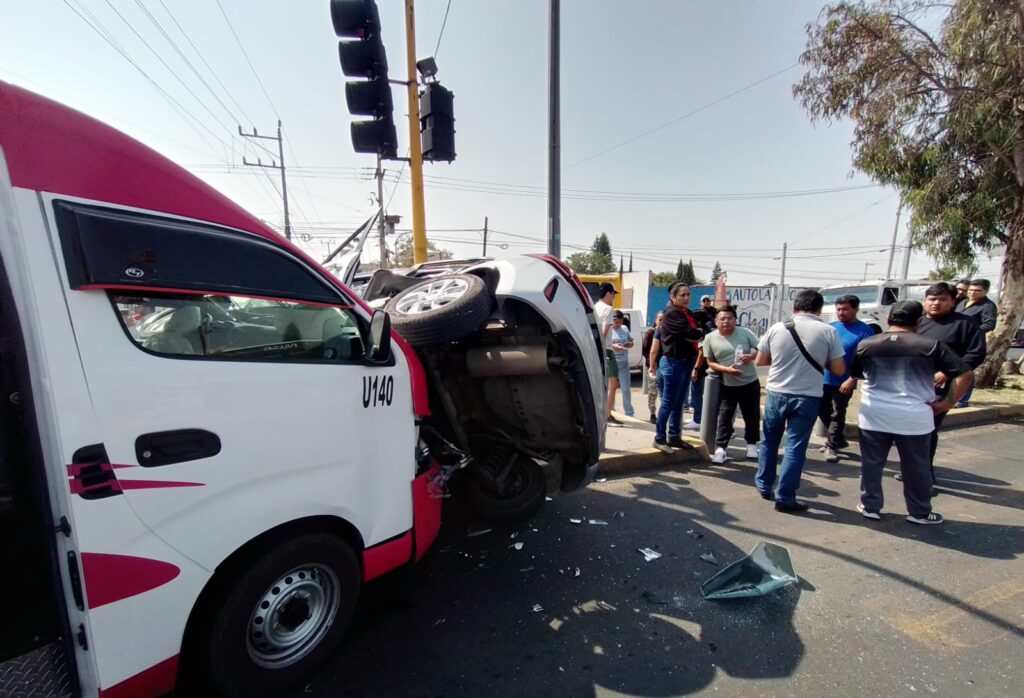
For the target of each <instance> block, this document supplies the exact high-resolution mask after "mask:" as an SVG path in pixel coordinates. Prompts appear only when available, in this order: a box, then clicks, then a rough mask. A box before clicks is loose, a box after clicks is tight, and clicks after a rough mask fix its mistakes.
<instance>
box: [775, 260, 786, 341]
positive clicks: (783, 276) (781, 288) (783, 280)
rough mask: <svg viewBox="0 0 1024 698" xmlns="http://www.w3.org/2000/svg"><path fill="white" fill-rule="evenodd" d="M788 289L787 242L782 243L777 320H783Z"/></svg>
mask: <svg viewBox="0 0 1024 698" xmlns="http://www.w3.org/2000/svg"><path fill="white" fill-rule="evenodd" d="M785 290H786V243H782V273H781V274H780V275H779V308H778V311H777V312H778V315H777V316H776V320H777V321H778V322H782V304H783V302H784V301H783V296H782V294H783V291H785Z"/></svg>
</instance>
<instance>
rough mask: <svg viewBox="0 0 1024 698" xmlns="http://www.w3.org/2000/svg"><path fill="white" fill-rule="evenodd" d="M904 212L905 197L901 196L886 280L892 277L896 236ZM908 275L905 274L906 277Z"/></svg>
mask: <svg viewBox="0 0 1024 698" xmlns="http://www.w3.org/2000/svg"><path fill="white" fill-rule="evenodd" d="M901 213H903V197H902V196H901V197H900V205H899V206H898V207H897V208H896V225H894V226H893V228H892V245H890V246H889V264H888V266H886V268H885V280H886V281H889V280H890V279H892V262H893V258H894V257H895V256H896V236H897V235H899V232H900V214H901ZM905 276H906V275H905V274H904V277H905Z"/></svg>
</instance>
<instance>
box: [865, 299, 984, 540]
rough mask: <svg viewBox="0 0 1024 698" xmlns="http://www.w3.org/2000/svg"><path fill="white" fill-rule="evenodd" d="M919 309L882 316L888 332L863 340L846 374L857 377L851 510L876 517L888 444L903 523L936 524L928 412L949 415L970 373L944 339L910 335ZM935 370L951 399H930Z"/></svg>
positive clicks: (903, 307) (907, 304)
mask: <svg viewBox="0 0 1024 698" xmlns="http://www.w3.org/2000/svg"><path fill="white" fill-rule="evenodd" d="M923 315H924V308H923V307H922V306H921V304H920V303H918V302H917V301H900V302H899V303H896V304H895V305H893V306H892V309H891V310H890V311H889V331H888V332H885V333H884V334H880V335H877V336H875V337H870V338H868V339H865V340H863V341H862V342H861V343H860V345H859V346H858V347H857V351H856V353H855V354H854V356H853V366H852V367H851V369H850V374H851V375H852V376H854V377H855V378H859V379H862V380H863V383H862V384H863V393H862V394H861V399H860V412H859V415H858V417H857V422H858V426H859V427H860V453H861V479H860V503H859V504H858V505H857V510H858V511H859V512H860V513H861V514H862V515H863V516H864V517H865V518H868V519H873V520H875V521H877V520H879V519H881V518H882V505H883V496H882V470H883V469H884V468H885V461H886V458H887V457H888V456H889V451H890V449H891V448H892V446H893V444H895V445H896V450H897V451H898V452H899V456H900V472H901V473H902V475H903V478H902V480H903V498H904V500H905V501H906V505H907V521H909V522H910V523H914V524H940V523H942V521H943V519H942V515H940V514H937V513H936V512H934V511H932V485H933V479H932V472H931V459H930V457H929V450H930V448H931V435H932V431H933V430H934V417H935V415H940V414H944V413H945V412H947V411H949V408H950V407H952V406H953V404H954V403H955V402H956V400H957V399H959V398H960V396H962V395H963V393H964V392H965V391H966V390H967V386H968V385H970V382H971V374H970V369H969V368H968V366H967V364H966V363H965V362H964V360H963V359H961V358H960V357H959V356H957V355H956V354H955V353H954V352H953V350H952V349H950V348H949V347H948V346H947V345H946V344H945V343H944V342H941V341H937V340H935V339H931V338H928V337H924V336H922V335H920V334H916V330H917V327H918V325H919V324H920V322H921V317H922V316H923ZM936 372H942V373H943V374H944V375H946V376H949V377H951V378H952V382H953V388H952V391H951V394H950V395H947V396H945V397H942V398H941V399H938V400H936V398H935V391H934V380H935V374H936Z"/></svg>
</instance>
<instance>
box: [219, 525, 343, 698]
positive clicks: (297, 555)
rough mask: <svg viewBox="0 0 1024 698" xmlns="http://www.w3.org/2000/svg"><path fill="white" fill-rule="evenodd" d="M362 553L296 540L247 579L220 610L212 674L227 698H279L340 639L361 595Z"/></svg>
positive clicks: (323, 541) (334, 540)
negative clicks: (359, 555) (359, 558)
mask: <svg viewBox="0 0 1024 698" xmlns="http://www.w3.org/2000/svg"><path fill="white" fill-rule="evenodd" d="M360 579H361V575H360V572H359V563H358V561H357V560H356V556H355V553H354V552H353V551H352V549H351V548H350V547H349V546H348V545H347V544H346V543H345V542H344V541H343V540H341V539H339V538H338V537H336V536H332V535H328V534H308V535H304V536H299V537H297V538H292V539H291V540H288V541H285V542H284V543H281V544H279V545H277V546H275V547H274V548H272V549H270V550H269V551H267V552H266V553H265V554H263V555H262V556H261V557H260V558H258V559H257V560H255V561H254V562H253V563H252V564H251V565H247V566H246V567H245V568H244V569H243V570H242V571H241V573H240V575H239V577H238V578H237V580H236V583H235V584H234V586H233V587H232V588H231V589H230V590H229V591H228V592H227V593H226V594H225V597H224V598H223V600H222V603H221V604H220V605H219V606H216V608H217V609H218V610H217V611H216V616H215V618H214V619H213V622H212V625H211V627H210V633H209V637H208V640H207V645H206V668H207V670H208V672H209V675H210V677H211V678H212V679H213V682H214V684H216V686H217V687H218V688H219V689H220V690H221V691H222V692H223V693H225V694H226V695H228V696H265V695H276V694H277V693H280V692H281V691H282V690H284V689H286V688H288V687H289V686H291V685H293V684H295V683H296V682H298V681H300V680H301V679H303V678H304V677H306V676H307V675H308V674H309V673H310V672H311V671H312V670H313V669H314V668H315V667H316V666H317V665H319V664H320V663H321V662H322V661H323V660H324V659H325V658H326V657H327V656H328V655H330V654H331V652H333V650H334V649H335V648H336V647H337V645H338V643H339V642H340V641H341V638H342V635H343V634H344V632H345V629H346V628H347V627H348V624H349V621H350V620H351V619H352V613H353V611H354V610H355V606H356V600H357V599H358V597H359V587H360Z"/></svg>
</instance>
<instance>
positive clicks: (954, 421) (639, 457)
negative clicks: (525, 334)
mask: <svg viewBox="0 0 1024 698" xmlns="http://www.w3.org/2000/svg"><path fill="white" fill-rule="evenodd" d="M1021 417H1024V405H991V406H987V407H967V408H964V409H960V410H956V411H955V412H953V413H952V414H950V415H949V416H948V417H946V421H945V422H943V427H963V426H976V425H979V424H994V423H998V422H1001V421H1003V420H1006V419H1017V418H1021ZM620 419H623V418H622V417H620ZM625 419H629V418H625ZM630 421H636V420H630ZM858 437H859V434H858V432H857V425H856V424H847V425H846V438H847V439H849V440H851V441H856V440H857V439H858ZM683 440H684V441H686V442H687V443H689V444H692V445H693V449H692V450H691V449H678V450H674V451H672V453H662V452H661V451H659V450H657V449H656V448H650V447H646V448H638V449H633V450H631V451H627V452H624V453H623V452H620V453H605V454H602V456H601V460H600V461H599V463H598V467H597V474H598V477H602V476H608V475H612V476H615V475H629V474H633V473H641V472H646V471H651V470H664V469H665V468H668V467H672V466H676V465H696V464H701V463H707V462H708V461H710V460H711V454H710V452H709V451H708V448H707V446H705V445H704V442H703V441H701V440H700V439H698V438H695V437H691V436H684V437H683Z"/></svg>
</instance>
